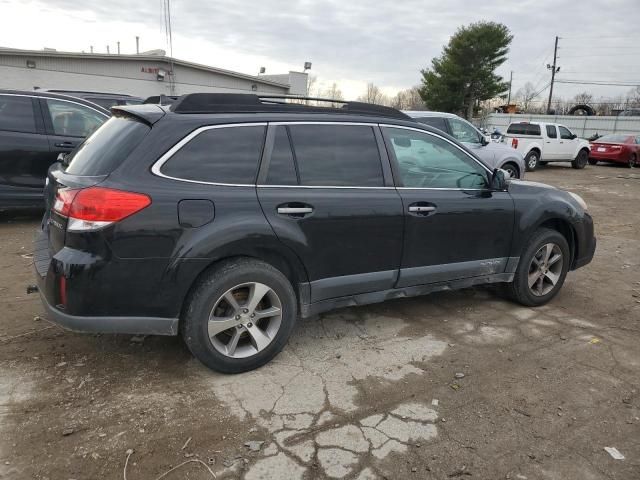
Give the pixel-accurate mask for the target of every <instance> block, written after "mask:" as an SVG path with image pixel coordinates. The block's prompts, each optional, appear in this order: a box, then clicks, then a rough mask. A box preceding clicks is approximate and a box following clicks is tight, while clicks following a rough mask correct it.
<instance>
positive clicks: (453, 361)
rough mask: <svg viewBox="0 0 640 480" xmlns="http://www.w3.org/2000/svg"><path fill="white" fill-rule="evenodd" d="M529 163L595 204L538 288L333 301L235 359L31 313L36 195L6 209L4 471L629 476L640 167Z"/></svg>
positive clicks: (638, 424)
mask: <svg viewBox="0 0 640 480" xmlns="http://www.w3.org/2000/svg"><path fill="white" fill-rule="evenodd" d="M528 179H529V180H535V181H541V182H545V183H550V184H552V185H556V186H560V187H562V188H566V189H568V190H571V191H574V192H576V193H578V194H580V195H582V196H583V197H584V198H585V200H586V201H587V203H588V204H589V205H590V210H591V212H592V215H593V216H594V218H595V222H596V234H597V236H598V242H599V244H598V249H597V251H596V257H595V259H594V261H593V263H592V264H590V265H588V266H587V267H586V268H583V269H581V270H578V271H576V272H573V273H570V274H569V276H568V278H567V282H566V284H565V286H564V289H563V290H562V292H561V293H560V295H559V296H558V297H557V298H556V299H555V300H554V301H553V302H552V303H551V304H550V305H548V306H546V307H542V308H538V309H535V310H534V309H529V308H522V307H519V306H517V305H515V304H512V303H509V302H507V301H505V300H503V299H502V298H501V297H500V296H498V295H497V294H496V293H494V290H493V289H487V288H477V289H471V290H464V291H458V292H447V293H440V294H433V295H430V296H426V297H421V298H413V299H405V300H394V301H391V302H387V303H384V304H378V305H372V306H368V307H360V308H348V309H342V310H338V311H335V312H332V313H329V314H326V315H322V316H320V317H319V318H314V319H309V320H305V321H301V322H300V323H299V325H298V327H297V330H296V332H295V333H294V335H293V338H292V340H291V341H290V343H289V345H288V347H287V348H286V349H285V351H284V352H283V353H282V354H280V355H279V356H278V357H277V358H276V360H275V361H273V362H272V363H271V364H269V365H267V366H266V367H263V368H262V369H260V370H258V371H254V372H250V373H248V374H242V375H237V376H224V375H220V374H217V373H214V372H211V371H209V370H207V369H206V368H204V367H202V366H201V365H200V364H199V363H198V362H197V361H196V360H194V359H193V358H192V357H191V356H190V354H189V353H188V351H187V350H186V348H185V347H184V346H183V344H182V342H181V340H180V339H178V338H164V337H147V338H145V339H143V341H142V342H132V341H131V340H132V337H131V336H108V335H102V336H96V335H81V334H74V333H70V332H66V331H63V330H61V329H60V328H59V327H57V326H55V325H53V324H51V323H49V322H48V321H47V320H46V319H44V318H43V319H41V318H40V317H39V315H42V314H43V313H42V308H41V306H40V303H39V300H38V298H37V296H36V295H29V296H27V295H26V294H25V286H26V285H27V284H29V283H32V276H33V274H32V267H31V259H30V255H29V252H30V251H31V248H32V243H31V242H32V237H33V232H34V229H35V228H36V227H37V225H38V222H39V213H37V212H35V213H32V214H26V215H25V214H20V215H16V214H7V213H4V214H2V217H1V219H0V220H1V223H0V232H1V236H0V266H1V267H2V268H1V270H0V275H1V279H0V290H1V291H2V296H1V298H0V302H1V306H2V311H3V315H2V322H1V323H0V478H3V479H4V478H6V479H23V478H24V479H31V478H35V479H51V480H53V479H63V480H69V479H76V480H81V479H123V478H124V477H125V475H124V474H125V471H124V469H125V461H126V460H127V458H128V465H127V467H126V478H128V479H129V480H139V479H156V478H158V477H159V476H161V475H162V474H164V473H165V472H167V471H168V470H170V469H171V468H173V467H176V466H179V465H180V464H181V463H182V462H189V463H186V464H184V465H182V466H179V467H178V469H176V470H174V471H173V472H171V473H169V474H168V475H166V476H165V477H163V478H166V479H209V478H213V476H212V473H215V474H216V475H217V477H218V478H246V479H249V480H251V479H258V478H265V479H268V478H273V479H280V478H286V479H296V478H306V479H311V478H326V477H330V478H350V479H351V478H358V479H375V478H389V479H406V478H419V479H423V478H424V479H448V478H454V479H455V478H460V479H466V478H469V479H525V478H526V479H558V480H570V479H576V480H592V479H624V480H631V479H638V478H640V273H639V263H640V171H639V170H637V169H636V170H629V169H627V168H621V167H616V166H596V167H592V166H589V167H587V168H586V169H585V170H580V171H579V170H573V169H571V168H568V167H567V166H564V165H563V166H548V167H546V168H542V169H540V170H539V171H538V172H535V173H532V174H529V175H528ZM458 377H459V378H458ZM247 442H251V443H247ZM260 442H264V443H260ZM604 447H615V448H617V449H618V450H619V451H620V452H621V453H622V454H623V455H624V456H625V459H624V460H615V459H613V458H612V457H611V456H610V455H609V453H607V452H606V451H605V450H604ZM196 460H200V462H198V461H196Z"/></svg>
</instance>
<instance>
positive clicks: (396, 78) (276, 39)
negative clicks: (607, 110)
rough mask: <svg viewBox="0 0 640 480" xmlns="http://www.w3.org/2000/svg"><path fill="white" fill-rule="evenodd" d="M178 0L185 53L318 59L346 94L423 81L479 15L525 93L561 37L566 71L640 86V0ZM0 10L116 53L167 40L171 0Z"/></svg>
mask: <svg viewBox="0 0 640 480" xmlns="http://www.w3.org/2000/svg"><path fill="white" fill-rule="evenodd" d="M171 8H172V25H173V54H174V56H175V57H177V58H181V59H184V60H190V61H194V62H198V63H204V64H207V65H212V66H216V67H221V68H227V69H231V70H236V71H240V72H244V73H249V74H256V73H257V72H258V69H259V68H260V67H261V66H264V67H266V69H267V73H271V74H273V73H283V72H286V71H288V70H301V69H302V66H303V64H304V62H305V61H311V62H313V68H312V71H311V74H313V75H317V77H318V82H319V83H320V84H321V86H322V85H324V86H328V85H330V84H331V83H332V82H337V83H338V86H339V87H340V88H341V89H342V91H343V92H344V94H345V97H346V98H347V99H349V98H351V99H353V98H355V97H356V96H358V95H359V94H361V93H362V92H363V91H364V89H365V85H366V83H367V82H369V81H371V82H374V83H375V84H377V85H378V86H380V87H381V88H383V90H384V91H385V92H386V93H388V94H393V93H395V92H396V91H398V90H399V89H404V88H408V87H411V86H413V85H417V84H419V82H420V69H421V68H424V67H425V66H428V65H429V64H430V61H431V59H432V58H433V57H434V56H437V55H439V54H440V52H441V50H442V46H443V45H444V44H446V43H447V41H448V39H449V37H450V36H451V34H452V33H454V32H455V30H456V29H457V28H458V27H459V26H461V25H466V24H469V23H471V22H475V21H479V20H493V21H497V22H502V23H504V24H505V25H507V27H509V29H510V30H511V32H512V34H513V35H514V40H513V43H512V46H511V51H510V54H509V60H508V61H507V63H506V64H505V65H504V66H503V67H501V68H500V70H499V73H500V74H502V75H503V76H505V77H506V78H508V76H509V72H510V71H511V70H513V72H514V74H513V75H514V79H513V90H514V93H515V91H517V90H518V89H519V88H520V87H522V86H523V85H524V84H525V82H527V81H530V82H532V83H533V84H534V85H535V86H537V87H538V89H542V88H543V87H544V86H545V85H546V84H547V82H548V80H549V77H550V73H549V71H548V70H547V69H546V64H547V63H551V60H552V58H553V42H554V37H555V36H556V35H559V36H560V37H561V39H560V43H559V45H560V50H559V59H558V64H559V65H560V66H561V71H560V75H559V76H558V78H559V79H560V80H562V79H565V80H580V81H596V82H600V81H604V82H607V81H615V82H619V83H635V84H640V0H608V1H601V2H588V1H582V2H579V1H576V0H573V1H564V0H517V1H509V0H504V1H496V0H484V1H482V2H477V1H471V0H468V1H462V0H460V1H453V0H450V1H445V0H437V1H432V0H395V1H370V0H369V1H367V0H317V1H312V0H300V1H295V0H260V1H253V0H213V1H206V0H174V1H173V2H172V6H171ZM0 18H1V19H2V20H3V21H2V28H1V29H0V46H3V47H12V48H25V49H41V48H43V47H50V48H56V49H58V50H67V51H82V50H85V51H87V52H88V51H89V46H90V45H93V46H94V49H95V51H97V52H106V45H107V44H109V45H110V47H111V52H112V53H113V52H115V50H116V42H117V41H120V42H121V51H122V53H133V52H135V36H136V35H140V37H141V50H151V49H155V48H163V49H166V48H167V45H166V40H165V35H164V29H163V23H162V1H161V0H152V1H144V0H143V1H134V0H101V1H96V0H48V1H47V2H37V1H34V2H30V1H25V0H21V1H17V0H0ZM631 88H632V87H630V86H596V85H571V84H557V85H556V87H555V92H556V93H557V95H558V96H561V97H564V98H570V97H572V96H573V95H575V94H576V93H578V92H581V91H585V90H587V91H589V92H591V93H593V94H594V95H595V97H596V98H598V97H601V96H605V97H610V96H617V95H620V94H626V93H627V92H628V91H629V90H631ZM546 95H548V90H545V91H544V92H543V93H542V94H541V95H540V100H543V99H544V98H545V97H546ZM554 97H555V95H554Z"/></svg>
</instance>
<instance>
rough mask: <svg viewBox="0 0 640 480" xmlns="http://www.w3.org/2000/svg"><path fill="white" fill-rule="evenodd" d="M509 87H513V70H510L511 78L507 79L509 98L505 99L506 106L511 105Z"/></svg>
mask: <svg viewBox="0 0 640 480" xmlns="http://www.w3.org/2000/svg"><path fill="white" fill-rule="evenodd" d="M511 85H513V70H511V76H510V77H509V97H508V98H507V105H509V104H511Z"/></svg>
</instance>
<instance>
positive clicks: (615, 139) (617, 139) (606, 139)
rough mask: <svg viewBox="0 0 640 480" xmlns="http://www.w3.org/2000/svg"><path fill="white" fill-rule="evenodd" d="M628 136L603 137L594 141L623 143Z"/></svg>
mask: <svg viewBox="0 0 640 480" xmlns="http://www.w3.org/2000/svg"><path fill="white" fill-rule="evenodd" d="M628 139H629V135H605V136H603V137H600V138H598V139H597V140H596V142H597V143H625V142H626V141H627V140H628Z"/></svg>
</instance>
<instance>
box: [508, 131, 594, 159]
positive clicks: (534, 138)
mask: <svg viewBox="0 0 640 480" xmlns="http://www.w3.org/2000/svg"><path fill="white" fill-rule="evenodd" d="M504 141H505V142H506V143H507V144H509V145H511V146H512V147H513V148H515V149H516V150H517V151H519V152H520V153H521V154H522V155H523V156H524V162H525V164H526V166H527V171H533V170H535V169H536V168H538V165H546V164H547V163H549V162H571V166H572V167H573V168H578V169H580V168H584V167H585V166H586V165H587V161H588V160H589V142H587V141H586V140H584V139H582V138H578V136H577V135H575V134H574V133H572V132H571V130H569V129H568V128H567V127H565V126H564V125H559V124H557V123H546V122H514V123H511V124H510V125H509V127H508V128H507V134H506V135H505V136H504Z"/></svg>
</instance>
